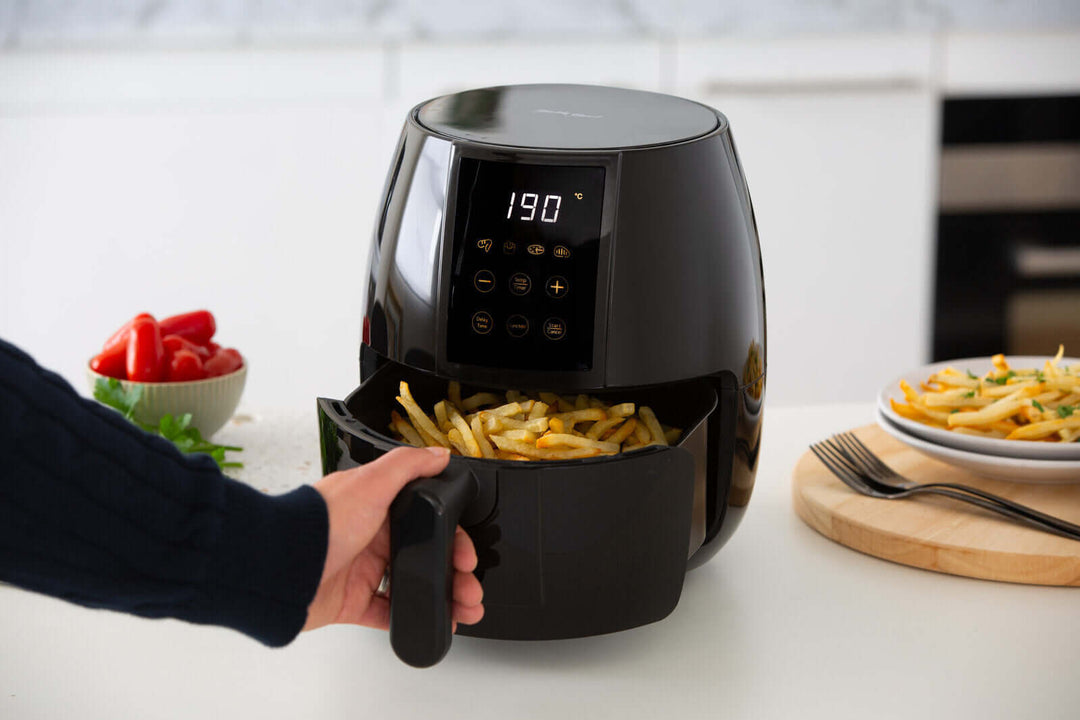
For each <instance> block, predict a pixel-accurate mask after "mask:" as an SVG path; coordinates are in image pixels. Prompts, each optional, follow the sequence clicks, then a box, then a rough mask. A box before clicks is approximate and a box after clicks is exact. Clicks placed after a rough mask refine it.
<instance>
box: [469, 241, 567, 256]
mask: <svg viewBox="0 0 1080 720" xmlns="http://www.w3.org/2000/svg"><path fill="white" fill-rule="evenodd" d="M476 247H477V249H478V250H480V251H481V252H483V253H484V254H485V255H486V254H488V253H490V252H491V251H492V250H493V249H494V248H495V241H494V240H492V239H491V238H480V239H479V240H477V241H476ZM501 247H502V252H503V255H514V254H515V253H517V251H518V244H517V243H516V242H514V241H513V240H504V241H503V243H502V245H501ZM525 252H527V253H528V254H530V255H532V256H533V257H541V256H543V255H545V254H547V247H545V246H544V245H541V244H540V243H529V244H528V245H526V246H525ZM551 254H552V256H553V257H555V258H558V259H559V260H569V259H570V255H571V254H572V253H571V252H570V248H568V247H567V246H565V245H556V246H555V247H553V248H551Z"/></svg>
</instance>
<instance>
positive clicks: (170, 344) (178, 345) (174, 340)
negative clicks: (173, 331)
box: [161, 335, 213, 360]
mask: <svg viewBox="0 0 1080 720" xmlns="http://www.w3.org/2000/svg"><path fill="white" fill-rule="evenodd" d="M161 342H162V344H163V345H165V355H166V357H172V355H173V354H174V353H175V352H176V351H177V350H190V351H191V352H193V353H195V354H196V355H198V356H199V358H200V359H202V360H206V359H207V358H209V357H210V355H211V354H212V353H211V352H210V349H209V348H208V347H207V346H206V345H196V344H195V343H193V342H191V341H190V340H188V339H187V338H185V337H181V336H180V335H165V336H164V337H162V338H161ZM212 344H213V343H211V345H212Z"/></svg>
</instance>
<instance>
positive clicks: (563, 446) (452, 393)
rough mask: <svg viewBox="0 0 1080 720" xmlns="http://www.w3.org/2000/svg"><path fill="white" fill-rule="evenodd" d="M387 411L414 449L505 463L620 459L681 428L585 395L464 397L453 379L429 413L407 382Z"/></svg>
mask: <svg viewBox="0 0 1080 720" xmlns="http://www.w3.org/2000/svg"><path fill="white" fill-rule="evenodd" d="M397 401H398V404H399V405H401V407H402V408H403V409H404V411H405V415H404V416H402V415H401V414H399V413H398V412H397V411H392V412H391V413H390V431H391V433H392V434H393V436H394V437H395V438H397V439H399V440H401V441H403V442H405V443H408V444H409V445H414V446H416V447H423V446H425V445H441V446H442V447H447V448H450V452H451V453H453V454H455V455H464V456H467V457H474V458H497V459H504V460H521V461H528V460H569V459H574V458H587V457H596V456H600V455H615V454H618V453H621V452H625V451H627V450H632V449H635V448H642V447H646V446H649V445H671V444H674V443H675V442H677V441H678V439H679V437H680V436H681V435H682V430H680V429H679V428H673V427H667V426H665V425H661V424H660V422H659V421H658V420H657V419H656V414H655V413H654V412H653V411H652V409H651V408H649V407H638V406H636V405H635V404H634V403H630V402H622V403H617V404H614V405H609V404H607V403H605V402H603V401H602V400H599V399H598V398H594V397H590V396H588V395H577V396H574V397H569V396H561V395H556V394H554V393H538V394H535V395H532V396H530V395H529V394H527V393H522V392H518V391H514V390H511V391H508V392H507V393H505V395H502V396H500V395H497V394H495V393H490V392H481V393H476V394H474V395H470V396H468V397H462V394H461V385H460V384H459V383H457V382H451V383H450V384H449V387H448V388H447V397H446V398H445V399H443V400H440V401H439V402H437V403H435V405H434V406H433V407H432V412H431V413H430V414H428V413H427V412H425V411H424V410H423V409H422V408H421V407H420V405H419V404H418V403H417V402H416V400H415V399H414V398H413V396H412V392H411V391H410V390H409V384H408V383H407V382H405V381H402V382H401V383H399V386H398V396H397Z"/></svg>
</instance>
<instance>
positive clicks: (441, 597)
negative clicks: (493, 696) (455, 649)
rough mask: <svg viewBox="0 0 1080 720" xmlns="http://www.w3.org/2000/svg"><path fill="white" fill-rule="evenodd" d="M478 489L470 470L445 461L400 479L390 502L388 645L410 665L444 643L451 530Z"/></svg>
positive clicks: (437, 653) (439, 652)
mask: <svg viewBox="0 0 1080 720" xmlns="http://www.w3.org/2000/svg"><path fill="white" fill-rule="evenodd" d="M479 491H480V486H479V483H477V480H476V476H475V475H473V473H472V471H471V470H470V469H469V468H468V467H467V466H466V465H465V464H464V463H455V462H451V463H450V465H448V466H447V468H446V470H444V471H443V472H442V473H440V474H439V475H436V476H435V477H430V478H420V479H419V480H414V481H413V482H411V483H409V484H408V485H406V486H405V488H404V489H403V490H402V491H401V492H400V493H398V496H397V497H396V498H395V499H394V502H393V504H392V505H391V506H390V646H391V647H393V648H394V652H395V653H396V654H397V656H398V657H399V658H401V659H402V660H404V661H405V662H406V663H408V664H409V665H412V666H413V667H430V666H432V665H434V664H435V663H437V662H439V661H440V660H442V658H443V656H444V655H446V652H447V651H448V650H449V649H450V641H451V639H452V636H453V632H452V631H453V624H452V617H451V612H452V608H453V594H452V593H453V582H454V566H453V552H454V533H455V531H456V530H457V526H458V522H459V521H460V519H461V514H462V512H463V511H464V510H465V507H466V506H467V505H468V504H469V503H470V502H472V501H473V499H475V498H476V496H477V494H478V493H479Z"/></svg>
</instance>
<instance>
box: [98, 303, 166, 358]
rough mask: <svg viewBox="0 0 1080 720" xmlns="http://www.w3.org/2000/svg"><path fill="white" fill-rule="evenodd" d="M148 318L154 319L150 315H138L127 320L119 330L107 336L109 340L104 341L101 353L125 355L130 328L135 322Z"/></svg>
mask: <svg viewBox="0 0 1080 720" xmlns="http://www.w3.org/2000/svg"><path fill="white" fill-rule="evenodd" d="M146 318H149V319H151V320H153V319H154V316H153V315H151V314H150V313H139V314H138V315H136V316H135V317H133V318H131V319H130V320H128V321H127V322H126V323H124V324H123V325H121V326H120V329H119V330H117V331H116V332H114V333H113V334H112V335H110V336H109V339H108V340H106V341H105V344H104V345H103V346H102V348H101V352H102V353H113V352H117V349H118V348H120V350H119V352H122V353H126V352H127V345H128V337H129V336H130V335H131V327H132V326H133V325H134V324H135V322H136V321H137V320H143V319H146Z"/></svg>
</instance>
